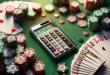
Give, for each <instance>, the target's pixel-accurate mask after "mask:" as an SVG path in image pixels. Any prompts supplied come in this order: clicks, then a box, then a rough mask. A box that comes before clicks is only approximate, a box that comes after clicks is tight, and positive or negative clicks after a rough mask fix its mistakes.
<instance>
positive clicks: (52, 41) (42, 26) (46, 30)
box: [30, 19, 76, 59]
mask: <svg viewBox="0 0 110 75" xmlns="http://www.w3.org/2000/svg"><path fill="white" fill-rule="evenodd" d="M30 31H31V33H32V34H33V35H34V36H35V38H37V39H38V41H39V42H40V43H41V44H42V45H43V46H44V47H45V48H46V49H47V51H48V52H49V53H50V54H51V55H52V56H53V57H54V58H56V59H57V58H60V57H62V56H63V55H65V54H66V53H68V52H70V51H72V50H74V49H75V48H76V46H75V44H74V43H73V42H72V41H71V40H70V39H69V38H68V37H67V36H66V35H65V34H64V33H63V31H61V30H60V28H59V27H58V26H57V25H56V24H55V23H54V22H52V20H50V19H47V20H45V21H43V22H41V23H39V24H36V25H34V26H32V27H31V28H30Z"/></svg>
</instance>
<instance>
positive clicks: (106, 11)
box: [100, 7, 110, 17]
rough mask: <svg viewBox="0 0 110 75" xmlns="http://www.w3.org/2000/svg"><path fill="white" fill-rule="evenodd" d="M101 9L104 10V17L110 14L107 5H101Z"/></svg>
mask: <svg viewBox="0 0 110 75" xmlns="http://www.w3.org/2000/svg"><path fill="white" fill-rule="evenodd" d="M100 11H101V12H102V14H103V17H107V16H109V14H110V10H109V9H108V8H107V7H101V8H100Z"/></svg>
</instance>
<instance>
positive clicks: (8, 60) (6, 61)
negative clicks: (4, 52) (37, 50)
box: [3, 57, 14, 66]
mask: <svg viewBox="0 0 110 75" xmlns="http://www.w3.org/2000/svg"><path fill="white" fill-rule="evenodd" d="M3 61H4V64H5V65H7V66H8V65H11V64H12V63H14V58H13V57H11V58H4V60H3Z"/></svg>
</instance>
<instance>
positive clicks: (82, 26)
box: [78, 20, 87, 28]
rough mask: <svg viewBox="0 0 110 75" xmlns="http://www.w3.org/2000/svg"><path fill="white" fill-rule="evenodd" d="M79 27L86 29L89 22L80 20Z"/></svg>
mask: <svg viewBox="0 0 110 75" xmlns="http://www.w3.org/2000/svg"><path fill="white" fill-rule="evenodd" d="M78 26H79V27H81V28H84V27H86V26H87V22H86V21H85V20H79V21H78Z"/></svg>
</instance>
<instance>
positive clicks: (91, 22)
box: [88, 16, 99, 31]
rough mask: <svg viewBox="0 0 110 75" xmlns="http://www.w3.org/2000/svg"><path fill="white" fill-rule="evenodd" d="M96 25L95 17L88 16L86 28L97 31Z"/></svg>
mask: <svg viewBox="0 0 110 75" xmlns="http://www.w3.org/2000/svg"><path fill="white" fill-rule="evenodd" d="M98 27H99V25H98V18H97V17H95V16H89V18H88V28H89V29H90V30H93V31H97V29H98Z"/></svg>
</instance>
